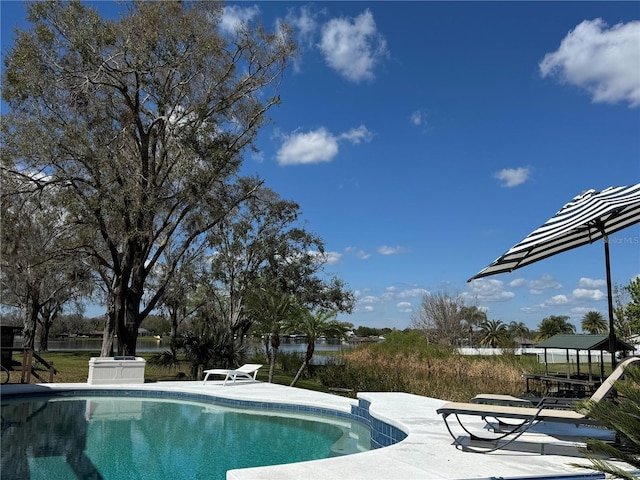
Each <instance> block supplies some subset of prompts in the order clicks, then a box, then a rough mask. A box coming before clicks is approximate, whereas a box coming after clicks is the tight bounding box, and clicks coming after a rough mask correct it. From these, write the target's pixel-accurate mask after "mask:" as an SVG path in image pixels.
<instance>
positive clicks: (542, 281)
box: [528, 274, 562, 295]
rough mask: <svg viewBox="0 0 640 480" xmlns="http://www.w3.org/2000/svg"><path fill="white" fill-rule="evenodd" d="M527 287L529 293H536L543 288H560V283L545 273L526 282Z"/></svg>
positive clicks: (543, 289) (540, 291)
mask: <svg viewBox="0 0 640 480" xmlns="http://www.w3.org/2000/svg"><path fill="white" fill-rule="evenodd" d="M528 287H529V291H530V293H532V294H534V295H538V294H540V293H542V292H544V291H545V290H549V289H558V288H562V284H561V283H560V282H558V281H556V280H555V279H554V278H553V277H552V276H551V275H548V274H545V275H542V276H541V277H540V278H539V279H537V280H531V281H530V282H528Z"/></svg>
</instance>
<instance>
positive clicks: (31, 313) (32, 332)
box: [22, 295, 40, 349]
mask: <svg viewBox="0 0 640 480" xmlns="http://www.w3.org/2000/svg"><path fill="white" fill-rule="evenodd" d="M30 300H31V301H30V303H28V304H27V306H26V307H25V312H24V329H23V332H22V335H23V341H22V347H23V348H32V349H33V348H35V344H36V327H37V325H38V312H39V310H40V304H39V301H38V298H37V295H34V297H33V298H31V299H30Z"/></svg>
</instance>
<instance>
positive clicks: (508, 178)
mask: <svg viewBox="0 0 640 480" xmlns="http://www.w3.org/2000/svg"><path fill="white" fill-rule="evenodd" d="M530 174H531V169H530V168H529V167H518V168H504V169H502V170H500V171H499V172H497V173H495V174H494V175H493V176H494V177H495V178H497V179H498V180H501V181H502V182H503V183H502V186H503V187H509V188H511V187H517V186H518V185H521V184H523V183H524V182H526V181H527V180H529V175H530Z"/></svg>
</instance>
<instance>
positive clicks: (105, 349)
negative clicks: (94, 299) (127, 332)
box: [100, 292, 116, 357]
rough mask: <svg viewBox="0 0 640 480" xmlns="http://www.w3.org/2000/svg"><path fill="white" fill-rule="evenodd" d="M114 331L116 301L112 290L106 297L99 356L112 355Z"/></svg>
mask: <svg viewBox="0 0 640 480" xmlns="http://www.w3.org/2000/svg"><path fill="white" fill-rule="evenodd" d="M115 332H116V301H115V296H114V294H113V293H112V292H110V293H109V296H108V297H107V315H106V319H105V323H104V331H103V332H102V348H101V349H100V356H101V357H113V339H114V337H115Z"/></svg>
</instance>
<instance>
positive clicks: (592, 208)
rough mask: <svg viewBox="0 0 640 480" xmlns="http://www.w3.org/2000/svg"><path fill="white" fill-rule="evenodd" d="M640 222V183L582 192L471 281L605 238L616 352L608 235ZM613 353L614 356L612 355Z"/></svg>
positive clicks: (611, 337) (611, 343) (613, 341)
mask: <svg viewBox="0 0 640 480" xmlns="http://www.w3.org/2000/svg"><path fill="white" fill-rule="evenodd" d="M638 222H640V183H638V184H636V185H631V186H627V187H609V188H607V189H606V190H602V191H601V192H597V191H595V190H588V191H586V192H583V193H581V194H580V195H578V196H577V197H575V198H574V199H573V200H571V201H570V202H569V203H567V204H566V205H565V206H564V207H562V208H561V209H560V211H558V213H556V214H555V215H554V216H553V217H551V218H550V219H549V220H547V222H545V223H544V224H543V225H542V226H541V227H540V228H538V229H537V230H534V231H533V232H531V233H530V234H529V235H528V236H527V237H526V238H525V239H524V240H522V241H521V242H520V243H518V244H516V245H514V246H513V247H511V249H509V251H507V252H506V253H505V254H504V255H502V256H501V257H499V258H498V259H497V260H495V261H494V262H493V263H491V265H489V266H488V267H486V268H484V269H483V270H481V271H480V272H478V273H477V274H476V275H474V276H473V277H471V278H470V279H469V280H468V281H472V280H475V279H476V278H482V277H486V276H489V275H495V274H498V273H504V272H511V271H513V270H515V269H517V268H520V267H524V266H525V265H529V264H531V263H534V262H537V261H539V260H542V259H544V258H547V257H550V256H552V255H555V254H557V253H561V252H566V251H567V250H571V249H574V248H577V247H580V246H582V245H586V244H589V243H593V242H595V241H597V240H600V239H601V238H602V239H604V254H605V266H606V273H607V295H608V301H609V305H608V306H609V351H610V352H611V353H612V354H613V353H615V352H614V350H615V344H616V338H615V332H614V329H613V299H612V294H611V268H610V263H609V239H608V236H609V235H611V234H613V233H616V232H618V231H620V230H622V229H623V228H626V227H629V226H631V225H634V224H636V223H638ZM612 356H613V355H612Z"/></svg>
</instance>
